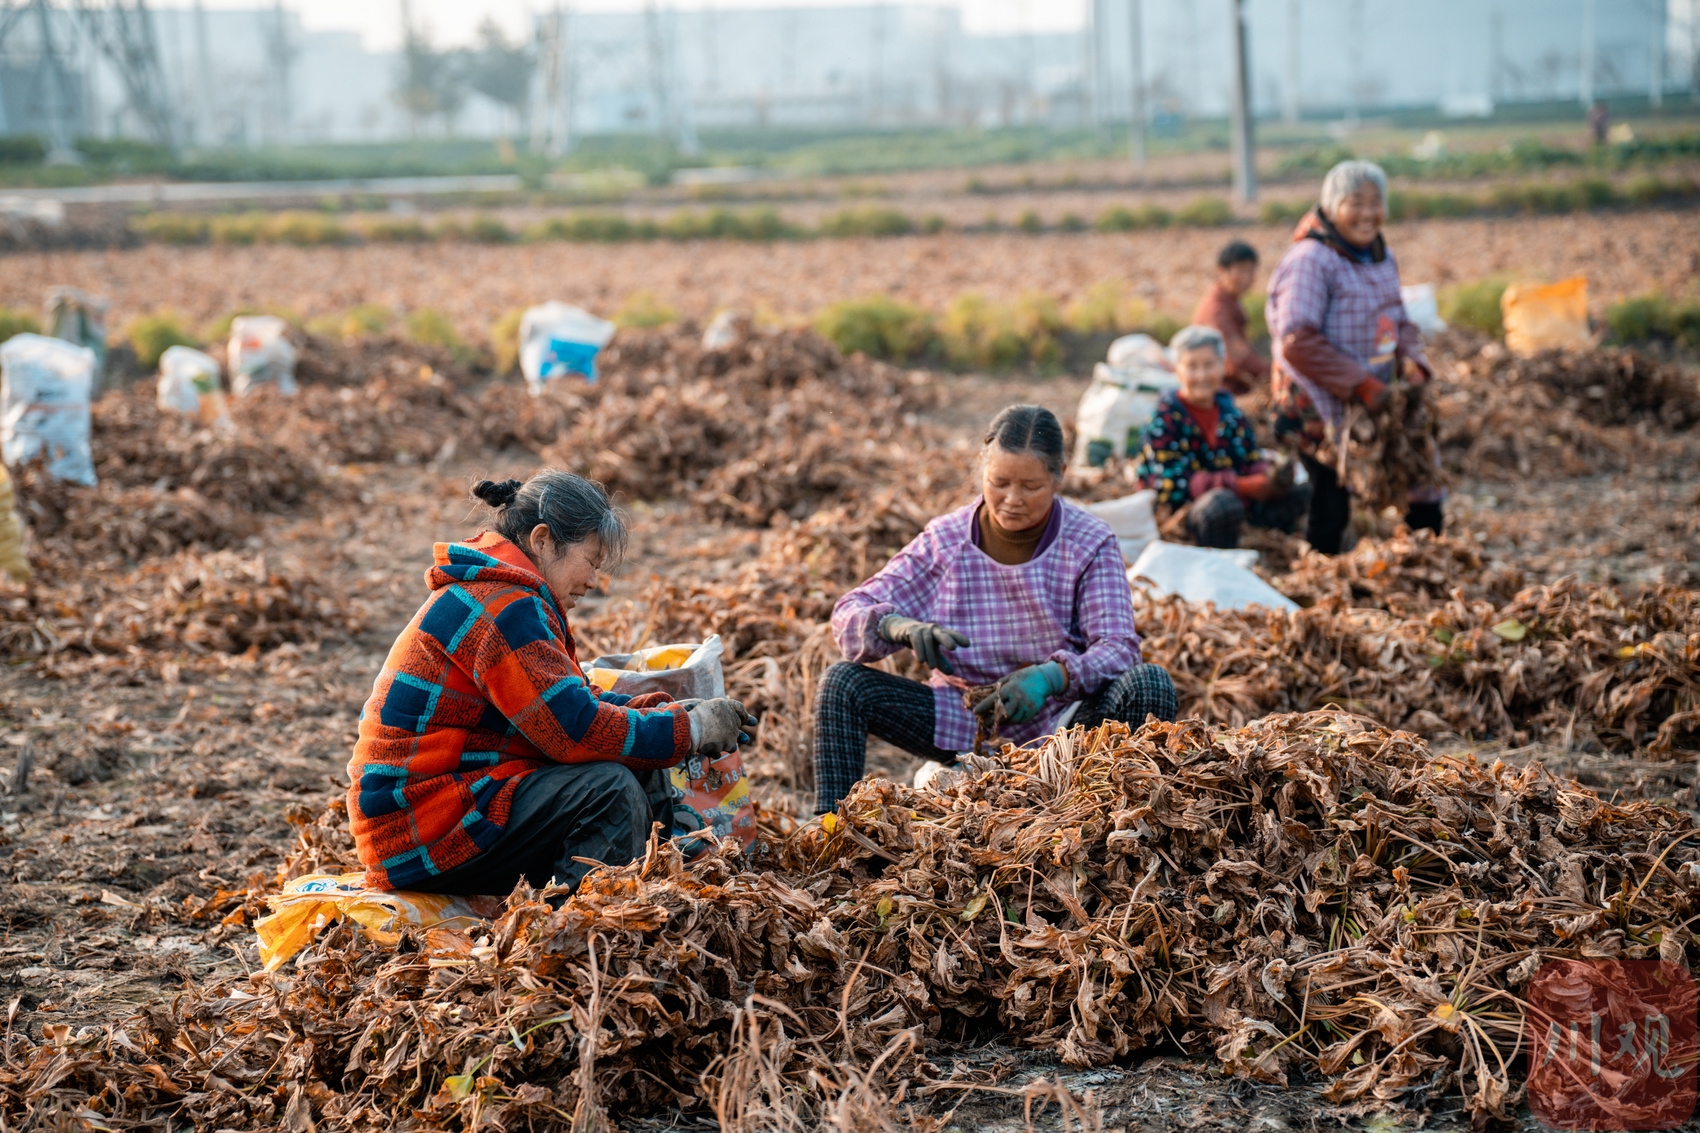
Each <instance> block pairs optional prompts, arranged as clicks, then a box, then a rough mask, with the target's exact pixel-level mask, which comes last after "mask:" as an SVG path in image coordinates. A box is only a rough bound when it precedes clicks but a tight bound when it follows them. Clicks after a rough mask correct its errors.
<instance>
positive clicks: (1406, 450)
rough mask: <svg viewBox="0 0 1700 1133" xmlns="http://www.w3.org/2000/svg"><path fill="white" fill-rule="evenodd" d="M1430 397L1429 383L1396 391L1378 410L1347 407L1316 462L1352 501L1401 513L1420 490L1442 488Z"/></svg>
mask: <svg viewBox="0 0 1700 1133" xmlns="http://www.w3.org/2000/svg"><path fill="white" fill-rule="evenodd" d="M1433 400H1434V398H1433V393H1432V391H1431V389H1430V387H1429V385H1428V384H1427V383H1425V384H1423V385H1420V386H1409V385H1403V384H1399V385H1395V386H1394V387H1393V388H1392V389H1391V390H1389V391H1388V396H1387V402H1386V404H1385V405H1383V406H1382V407H1381V408H1380V409H1376V410H1373V411H1372V410H1368V409H1365V408H1364V407H1363V406H1361V405H1349V406H1347V407H1346V418H1345V420H1344V422H1342V424H1341V428H1340V430H1339V433H1338V435H1337V436H1336V435H1335V434H1333V433H1330V436H1329V439H1327V440H1325V441H1323V442H1322V443H1321V444H1320V445H1318V446H1317V452H1316V459H1317V460H1318V461H1319V462H1321V463H1322V464H1325V465H1328V466H1329V467H1331V468H1333V469H1334V471H1335V473H1336V474H1337V475H1339V477H1340V482H1341V483H1342V484H1345V485H1346V486H1347V487H1348V488H1350V489H1351V491H1352V495H1354V496H1356V497H1357V498H1358V500H1359V501H1360V502H1361V503H1363V504H1365V505H1367V506H1369V507H1371V508H1374V509H1376V510H1378V511H1379V510H1380V509H1381V508H1384V507H1389V506H1398V507H1404V505H1405V503H1406V502H1407V501H1408V500H1409V499H1410V497H1411V493H1412V492H1413V491H1416V490H1418V489H1423V490H1428V491H1435V490H1438V489H1440V488H1444V487H1445V486H1446V477H1445V474H1444V473H1443V472H1442V471H1441V463H1440V446H1439V440H1438V431H1437V426H1436V421H1435V410H1434V405H1433Z"/></svg>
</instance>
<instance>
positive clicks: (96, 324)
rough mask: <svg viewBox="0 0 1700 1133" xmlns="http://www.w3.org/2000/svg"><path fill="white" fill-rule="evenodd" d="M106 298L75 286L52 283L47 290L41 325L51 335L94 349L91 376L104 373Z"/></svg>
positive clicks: (99, 378)
mask: <svg viewBox="0 0 1700 1133" xmlns="http://www.w3.org/2000/svg"><path fill="white" fill-rule="evenodd" d="M106 308H107V302H106V300H105V299H102V298H101V297H100V296H98V295H90V294H89V293H88V292H87V291H83V290H81V289H80V288H76V287H55V288H54V289H53V290H52V291H49V292H48V293H47V303H46V306H45V308H44V310H43V314H44V315H45V316H46V317H45V318H44V319H43V320H42V324H41V325H42V326H43V327H44V328H46V333H47V335H48V336H49V337H51V338H62V339H64V340H65V341H66V342H71V343H75V344H76V345H78V346H86V347H88V348H89V349H90V350H92V351H94V380H95V384H96V385H99V384H100V380H101V378H102V377H103V376H104V375H105V374H106Z"/></svg>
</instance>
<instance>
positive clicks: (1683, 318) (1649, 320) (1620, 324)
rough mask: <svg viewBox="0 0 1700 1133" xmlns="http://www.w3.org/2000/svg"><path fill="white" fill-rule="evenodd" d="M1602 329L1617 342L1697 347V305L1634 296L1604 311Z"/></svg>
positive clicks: (1699, 337) (1699, 312)
mask: <svg viewBox="0 0 1700 1133" xmlns="http://www.w3.org/2000/svg"><path fill="white" fill-rule="evenodd" d="M1606 326H1607V327H1608V328H1610V330H1611V336H1612V338H1614V339H1616V340H1617V341H1618V342H1624V343H1633V342H1646V341H1648V340H1650V339H1665V340H1668V341H1671V342H1679V343H1682V344H1684V345H1688V346H1693V345H1700V303H1679V302H1676V301H1674V300H1671V299H1669V298H1667V297H1665V296H1663V295H1658V294H1651V295H1638V296H1635V297H1634V298H1631V299H1625V300H1623V301H1622V302H1620V303H1614V304H1612V305H1611V306H1610V307H1607V308H1606Z"/></svg>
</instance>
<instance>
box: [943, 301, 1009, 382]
mask: <svg viewBox="0 0 1700 1133" xmlns="http://www.w3.org/2000/svg"><path fill="white" fill-rule="evenodd" d="M939 342H940V344H941V345H942V346H943V347H944V353H945V357H946V358H947V359H949V360H950V362H951V363H952V364H954V365H957V366H976V367H981V368H993V367H998V366H1009V365H1013V364H1014V363H1015V362H1017V361H1019V360H1020V359H1021V358H1022V356H1023V355H1025V354H1026V353H1027V344H1026V343H1025V342H1023V341H1022V338H1021V336H1020V335H1019V334H1018V333H1016V330H1015V325H1014V317H1013V312H1012V311H1010V309H1009V308H1008V307H1006V306H1004V305H1002V304H998V303H993V302H992V301H991V300H990V299H987V298H986V297H985V296H984V295H982V294H980V293H979V292H975V291H971V292H968V293H967V294H964V295H958V296H957V297H956V298H955V299H953V300H951V302H950V306H949V307H947V308H945V312H944V317H943V318H941V319H940V320H939Z"/></svg>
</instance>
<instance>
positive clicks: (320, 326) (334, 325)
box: [307, 303, 391, 338]
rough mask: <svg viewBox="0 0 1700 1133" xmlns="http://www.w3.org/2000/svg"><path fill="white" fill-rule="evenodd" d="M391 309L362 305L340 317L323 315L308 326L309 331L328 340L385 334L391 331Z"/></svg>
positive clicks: (374, 304)
mask: <svg viewBox="0 0 1700 1133" xmlns="http://www.w3.org/2000/svg"><path fill="white" fill-rule="evenodd" d="M390 321H391V315H390V309H389V308H388V307H380V306H378V305H377V304H376V303H362V304H361V305H360V306H358V307H355V308H354V309H352V310H349V311H344V312H343V313H342V314H340V315H323V316H321V317H319V318H316V319H313V320H311V321H310V322H308V324H307V329H308V330H309V331H312V332H313V333H314V334H318V335H323V336H325V337H326V338H361V337H363V336H365V335H371V334H383V333H384V332H385V331H387V330H389V329H390Z"/></svg>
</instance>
